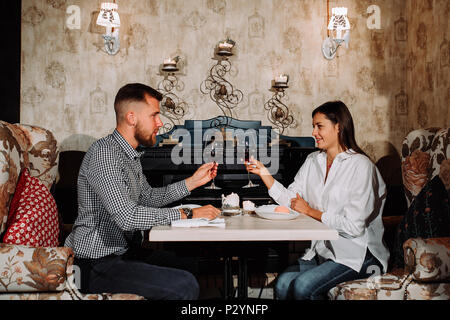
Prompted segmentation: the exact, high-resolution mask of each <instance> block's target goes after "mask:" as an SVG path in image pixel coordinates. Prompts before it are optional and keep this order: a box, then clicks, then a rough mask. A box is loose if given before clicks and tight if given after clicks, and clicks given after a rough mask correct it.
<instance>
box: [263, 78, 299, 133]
mask: <svg viewBox="0 0 450 320" xmlns="http://www.w3.org/2000/svg"><path fill="white" fill-rule="evenodd" d="M288 81H289V76H287V75H280V76H279V77H276V78H275V79H274V80H272V87H271V89H270V90H269V91H272V92H274V94H273V96H272V98H270V99H269V100H268V101H267V102H266V103H265V104H264V109H265V110H267V111H268V113H267V118H268V120H269V121H270V123H272V124H273V125H274V126H275V127H276V128H277V130H278V132H279V134H283V133H284V130H285V129H286V128H288V127H294V126H295V124H296V122H295V119H294V117H293V116H292V113H291V112H290V111H289V108H288V106H287V105H286V104H284V103H283V102H282V101H281V100H282V99H283V97H284V96H285V95H286V92H285V90H286V89H287V88H289V86H288Z"/></svg>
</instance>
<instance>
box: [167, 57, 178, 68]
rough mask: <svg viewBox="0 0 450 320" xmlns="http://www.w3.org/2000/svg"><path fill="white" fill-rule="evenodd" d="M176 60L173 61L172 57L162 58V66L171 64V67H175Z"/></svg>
mask: <svg viewBox="0 0 450 320" xmlns="http://www.w3.org/2000/svg"><path fill="white" fill-rule="evenodd" d="M176 64H177V63H176V62H175V60H172V59H170V58H168V59H164V66H165V67H166V66H173V67H175V66H176Z"/></svg>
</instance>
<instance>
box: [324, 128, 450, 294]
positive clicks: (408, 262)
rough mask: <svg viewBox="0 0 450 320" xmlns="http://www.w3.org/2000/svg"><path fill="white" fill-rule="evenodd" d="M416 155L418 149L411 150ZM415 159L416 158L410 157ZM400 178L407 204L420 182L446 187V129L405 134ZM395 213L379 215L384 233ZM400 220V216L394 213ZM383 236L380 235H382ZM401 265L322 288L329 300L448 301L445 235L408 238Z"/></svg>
mask: <svg viewBox="0 0 450 320" xmlns="http://www.w3.org/2000/svg"><path fill="white" fill-rule="evenodd" d="M416 150H418V151H420V152H421V155H422V156H420V157H419V156H418V157H417V158H415V160H414V164H413V165H412V167H413V168H411V171H414V170H417V172H414V174H412V175H407V174H405V171H406V170H405V168H406V166H405V161H409V159H411V157H409V158H408V156H411V155H412V154H413V152H415V151H416ZM416 154H418V152H416ZM416 160H417V161H416ZM402 162H403V165H402V167H403V170H402V172H403V182H404V186H405V196H406V200H407V204H408V207H409V206H410V205H411V203H412V201H413V199H414V196H415V195H417V193H418V192H419V191H420V189H421V188H422V187H423V185H424V183H425V182H426V181H430V180H431V179H433V178H434V177H436V176H438V175H439V177H440V179H441V181H442V182H443V184H444V185H445V187H446V189H447V191H449V189H450V129H449V128H444V129H441V128H430V129H420V130H414V131H412V132H410V133H409V134H408V135H407V136H406V137H405V139H404V142H403V148H402ZM398 218H399V217H385V218H383V222H384V225H385V233H386V232H388V233H389V232H392V230H389V229H394V231H395V228H396V226H397V224H398V222H399V219H398ZM400 219H401V217H400ZM385 239H386V237H385ZM403 255H404V263H405V267H404V269H392V268H390V269H389V270H388V273H386V274H383V275H378V276H377V275H373V276H371V277H369V278H368V279H362V280H355V281H348V282H344V283H341V284H339V285H337V286H336V287H334V288H332V289H331V290H330V291H329V292H328V297H329V298H330V299H332V300H392V299H395V300H449V299H450V237H442V238H428V239H422V238H410V239H408V240H406V241H405V242H404V243H403Z"/></svg>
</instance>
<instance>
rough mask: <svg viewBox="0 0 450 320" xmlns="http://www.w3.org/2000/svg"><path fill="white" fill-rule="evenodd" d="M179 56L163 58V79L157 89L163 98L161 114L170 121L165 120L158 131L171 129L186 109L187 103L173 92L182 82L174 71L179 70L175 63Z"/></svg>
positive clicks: (180, 89) (164, 131)
mask: <svg viewBox="0 0 450 320" xmlns="http://www.w3.org/2000/svg"><path fill="white" fill-rule="evenodd" d="M180 59H181V58H180V56H176V57H175V58H173V59H171V58H167V59H164V62H163V65H162V68H161V71H162V75H163V77H164V79H163V80H162V81H161V82H159V83H158V90H159V92H161V93H162V95H163V99H162V101H161V114H162V115H163V116H164V117H166V118H167V119H168V120H169V121H170V122H171V123H169V122H165V123H164V126H163V127H162V128H161V129H160V133H167V132H169V131H170V130H172V129H173V127H174V126H175V125H176V124H179V123H180V120H181V119H182V118H183V117H184V115H185V114H186V113H187V111H188V104H187V103H186V102H185V101H184V100H182V99H181V98H180V97H178V95H177V94H176V93H175V89H176V90H177V91H182V90H183V88H184V84H183V83H182V82H181V81H179V80H178V77H177V75H176V72H177V71H178V70H179V69H178V66H177V63H178V62H179V61H180Z"/></svg>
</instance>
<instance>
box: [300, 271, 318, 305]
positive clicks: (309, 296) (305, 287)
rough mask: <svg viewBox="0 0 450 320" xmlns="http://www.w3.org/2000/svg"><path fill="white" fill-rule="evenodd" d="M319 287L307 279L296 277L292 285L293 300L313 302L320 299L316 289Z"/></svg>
mask: <svg viewBox="0 0 450 320" xmlns="http://www.w3.org/2000/svg"><path fill="white" fill-rule="evenodd" d="M319 286H320V284H318V283H317V282H316V281H313V279H310V278H309V277H305V276H303V277H298V278H297V279H295V282H294V285H293V289H294V290H293V294H294V299H295V300H313V299H316V298H318V297H320V296H321V295H320V293H318V292H317V288H318V287H319Z"/></svg>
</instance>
